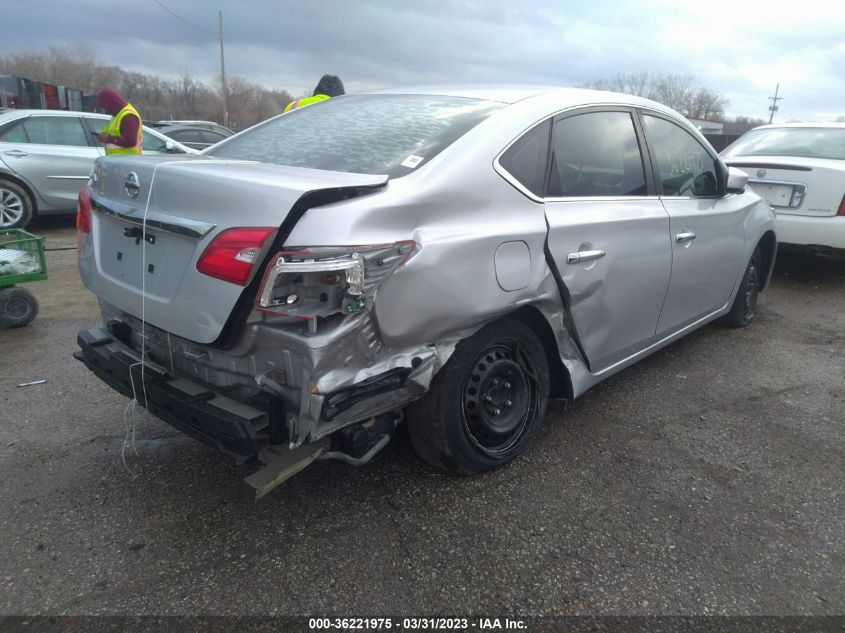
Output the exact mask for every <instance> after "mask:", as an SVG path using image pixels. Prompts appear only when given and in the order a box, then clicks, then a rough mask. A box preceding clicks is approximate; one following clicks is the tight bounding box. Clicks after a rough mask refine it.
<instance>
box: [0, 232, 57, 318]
mask: <svg viewBox="0 0 845 633" xmlns="http://www.w3.org/2000/svg"><path fill="white" fill-rule="evenodd" d="M42 279H47V262H46V260H45V259H44V238H43V237H36V236H35V235H32V234H31V233H27V232H26V231H24V230H22V229H0V329H6V328H10V327H22V326H24V325H26V324H27V323H29V322H30V321H32V320H33V319H34V318H35V315H37V314H38V301H36V299H35V297H34V296H32V293H31V292H29V291H28V290H26V289H25V288H21V287H19V286H18V284H22V283H25V282H29V281H40V280H42Z"/></svg>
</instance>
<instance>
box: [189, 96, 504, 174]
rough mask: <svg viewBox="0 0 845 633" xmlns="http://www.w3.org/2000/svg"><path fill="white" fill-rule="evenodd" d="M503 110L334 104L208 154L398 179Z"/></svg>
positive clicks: (370, 100)
mask: <svg viewBox="0 0 845 633" xmlns="http://www.w3.org/2000/svg"><path fill="white" fill-rule="evenodd" d="M504 105H505V104H502V103H498V102H493V101H483V100H478V99H465V98H460V97H445V96H429V95H351V96H344V97H335V98H333V99H328V100H326V101H322V102H320V103H315V104H313V105H308V106H304V107H301V108H298V109H296V110H293V111H291V112H290V113H289V114H286V115H284V116H280V117H276V118H274V119H271V120H269V121H267V122H266V123H262V124H260V125H257V126H255V127H253V128H251V129H250V130H248V131H246V132H244V133H243V134H241V135H239V136H237V137H234V138H231V139H229V140H226V141H224V142H222V143H220V144H219V145H217V146H215V147H213V148H211V149H210V150H209V151H208V152H206V154H207V155H210V156H216V157H219V158H233V159H240V160H258V161H261V162H265V163H275V164H277V165H288V166H292V167H308V168H311V169H325V170H330V171H345V172H355V173H361V174H386V175H388V176H390V177H392V178H397V177H400V176H405V175H407V174H408V173H410V172H412V171H413V170H414V169H416V168H417V167H419V166H421V165H424V164H425V163H426V162H427V161H429V160H431V159H432V158H433V157H434V156H436V155H437V154H439V153H440V152H441V151H443V150H444V149H445V148H446V147H448V146H449V145H450V144H452V143H453V142H455V141H456V140H457V139H458V138H460V137H461V136H462V135H463V134H465V133H466V132H468V131H469V130H471V129H472V128H473V127H475V126H476V125H478V124H479V123H480V122H481V121H483V120H484V119H486V118H487V117H488V116H490V115H491V114H492V113H493V112H495V111H496V110H498V109H500V108H502V107H504Z"/></svg>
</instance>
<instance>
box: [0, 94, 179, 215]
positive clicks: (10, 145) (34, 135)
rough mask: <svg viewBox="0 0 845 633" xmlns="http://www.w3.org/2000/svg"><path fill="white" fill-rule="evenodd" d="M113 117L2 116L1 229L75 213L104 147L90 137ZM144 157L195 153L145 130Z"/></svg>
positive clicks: (74, 114)
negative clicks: (81, 191)
mask: <svg viewBox="0 0 845 633" xmlns="http://www.w3.org/2000/svg"><path fill="white" fill-rule="evenodd" d="M110 118H111V117H109V116H106V115H103V114H95V113H93V112H67V111H64V110H10V111H8V112H4V113H0V229H9V228H22V227H25V226H26V225H27V224H29V222H30V221H31V220H32V218H33V217H35V216H37V215H51V214H56V213H73V212H74V211H75V210H76V197H77V195H78V194H79V189H80V187H82V186H84V185H85V183H86V182H87V181H88V175H89V174H90V173H91V169H92V168H93V167H94V161H95V160H96V159H97V158H98V157H100V156H102V155H103V145H102V143H100V142H99V141H97V140H96V139H95V138H94V134H95V133H99V132H100V131H101V130H102V129H103V126H104V125H105V124H106V123H108V121H109V119H110ZM142 146H143V150H144V153H145V154H185V153H192V152H194V151H195V150H193V149H190V148H188V147H185V146H184V145H182V144H180V143H178V142H177V141H174V140H171V139H170V138H168V137H167V136H165V135H164V134H161V133H159V132H156V131H154V130H151V129H149V128H148V127H146V126H144V135H143V141H142Z"/></svg>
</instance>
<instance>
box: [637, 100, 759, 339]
mask: <svg viewBox="0 0 845 633" xmlns="http://www.w3.org/2000/svg"><path fill="white" fill-rule="evenodd" d="M643 127H644V129H645V134H646V139H647V141H648V147H649V151H650V153H651V157H652V160H653V163H654V171H655V174H656V175H657V178H656V180H657V181H658V186H660V187H662V193H661V197H660V199H661V201H662V203H663V206H664V207H665V208H666V211H667V212H668V214H669V233H670V236H671V243H672V281H671V283H670V285H669V293H668V295H667V296H666V303H665V305H664V306H663V311H662V313H661V315H660V322H659V324H658V327H657V333H658V336H662V335H666V334H670V333H672V332H674V331H676V330H679V329H681V328H683V327H685V326H687V325H690V324H691V323H695V322H696V321H698V320H700V319H702V318H704V317H706V316H708V315H710V314H712V313H713V312H715V311H716V310H719V309H721V308H723V307H725V306H726V305H727V303H728V301H730V298H731V295H732V293H733V289H734V285H735V284H736V282H737V276H738V271H741V270H743V269H744V267H743V266H742V265H741V262H740V261H739V258H740V257H741V253H742V251H743V240H744V233H743V222H744V219H745V216H746V211H747V207H746V205H744V204H742V203H741V198H740V197H739V196H731V195H728V196H724V195H723V194H722V191H723V187H722V186H721V185H720V183H719V179H720V175H719V172H720V170H719V163H718V161H717V159H716V158H715V157H714V156H713V155H712V154H711V153H710V152H709V151H708V150H707V149H706V148H705V147H704V146H703V145H702V144H701V143H700V142H699V141H698V140H697V139H696V138H695V137H694V136H693V135H692V134H690V133H689V132H688V131H687V130H685V129H683V128H682V127H680V126H679V125H677V124H676V123H674V122H672V121H670V120H669V119H667V118H663V117H661V116H659V115H657V114H655V115H651V114H644V115H643Z"/></svg>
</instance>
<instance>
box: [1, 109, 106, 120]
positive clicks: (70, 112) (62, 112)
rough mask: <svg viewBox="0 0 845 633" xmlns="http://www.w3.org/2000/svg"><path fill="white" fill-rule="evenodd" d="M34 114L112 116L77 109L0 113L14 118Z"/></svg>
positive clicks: (7, 111) (2, 115)
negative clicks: (14, 116)
mask: <svg viewBox="0 0 845 633" xmlns="http://www.w3.org/2000/svg"><path fill="white" fill-rule="evenodd" d="M32 114H48V115H50V116H94V117H100V118H103V119H108V118H110V117H109V115H107V114H99V113H97V112H78V111H75V110H35V109H33V110H23V109H22V110H5V111H3V112H2V113H0V117H4V118H12V115H17V116H28V115H32Z"/></svg>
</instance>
